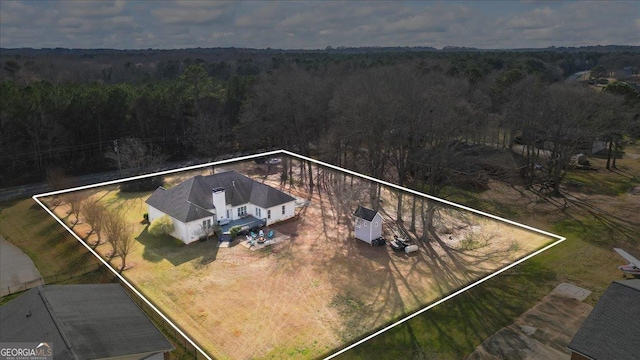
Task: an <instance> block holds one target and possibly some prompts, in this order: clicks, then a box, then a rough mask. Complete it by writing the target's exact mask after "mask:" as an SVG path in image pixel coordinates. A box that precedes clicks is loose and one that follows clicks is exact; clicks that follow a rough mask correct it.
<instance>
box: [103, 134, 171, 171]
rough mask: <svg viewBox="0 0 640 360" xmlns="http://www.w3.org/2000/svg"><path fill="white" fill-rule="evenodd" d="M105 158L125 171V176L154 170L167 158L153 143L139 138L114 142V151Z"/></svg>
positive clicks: (109, 152)
mask: <svg viewBox="0 0 640 360" xmlns="http://www.w3.org/2000/svg"><path fill="white" fill-rule="evenodd" d="M105 157H106V158H107V159H110V160H112V161H114V162H115V163H116V164H117V165H118V167H119V168H120V169H121V170H123V174H124V175H133V174H138V173H142V172H144V171H146V170H150V169H153V168H155V167H157V166H158V165H160V164H162V163H163V162H164V161H165V159H166V156H164V155H163V154H162V153H161V152H160V150H159V149H158V148H157V147H155V146H154V145H153V143H151V142H144V141H142V140H140V139H137V138H124V139H119V140H116V141H114V146H113V149H111V150H109V151H108V152H107V153H106V154H105Z"/></svg>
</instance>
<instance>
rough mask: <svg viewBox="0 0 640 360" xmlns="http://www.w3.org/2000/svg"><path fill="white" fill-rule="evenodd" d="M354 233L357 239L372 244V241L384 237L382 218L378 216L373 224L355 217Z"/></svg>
mask: <svg viewBox="0 0 640 360" xmlns="http://www.w3.org/2000/svg"><path fill="white" fill-rule="evenodd" d="M354 232H355V237H356V239H359V240H362V241H364V242H367V243H369V244H371V240H373V239H377V238H379V237H381V236H382V216H380V214H376V216H375V217H374V218H373V221H371V222H369V221H367V220H365V219H361V218H359V217H355V224H354Z"/></svg>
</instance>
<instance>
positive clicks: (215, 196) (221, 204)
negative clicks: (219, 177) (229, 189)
mask: <svg viewBox="0 0 640 360" xmlns="http://www.w3.org/2000/svg"><path fill="white" fill-rule="evenodd" d="M224 194H225V191H224V190H222V191H218V192H213V190H212V193H211V197H212V202H213V207H214V208H215V209H222V211H215V212H214V213H215V214H216V220H218V221H220V220H226V219H227V212H226V211H224V210H225V209H226V208H227V202H226V200H225V195H224ZM210 210H211V209H210ZM212 212H213V211H212Z"/></svg>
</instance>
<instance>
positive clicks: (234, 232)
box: [229, 226, 242, 239]
mask: <svg viewBox="0 0 640 360" xmlns="http://www.w3.org/2000/svg"><path fill="white" fill-rule="evenodd" d="M241 229H242V228H241V227H240V226H234V227H232V228H231V229H229V234H231V238H232V239H235V237H236V236H238V233H240V230H241Z"/></svg>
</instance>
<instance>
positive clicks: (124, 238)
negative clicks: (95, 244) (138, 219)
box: [116, 223, 138, 272]
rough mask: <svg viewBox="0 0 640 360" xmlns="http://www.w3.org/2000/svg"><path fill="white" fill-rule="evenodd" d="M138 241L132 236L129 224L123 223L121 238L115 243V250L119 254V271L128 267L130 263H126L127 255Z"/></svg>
mask: <svg viewBox="0 0 640 360" xmlns="http://www.w3.org/2000/svg"><path fill="white" fill-rule="evenodd" d="M137 244H138V243H137V242H136V240H135V239H134V237H133V228H132V226H131V224H129V223H125V224H124V227H123V229H122V230H121V238H120V240H119V241H118V242H117V243H116V246H117V252H118V254H119V255H120V260H121V263H120V272H123V271H124V270H125V269H127V268H128V267H130V264H127V256H128V255H129V254H130V253H131V250H133V249H134V248H135V247H136V245H137Z"/></svg>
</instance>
